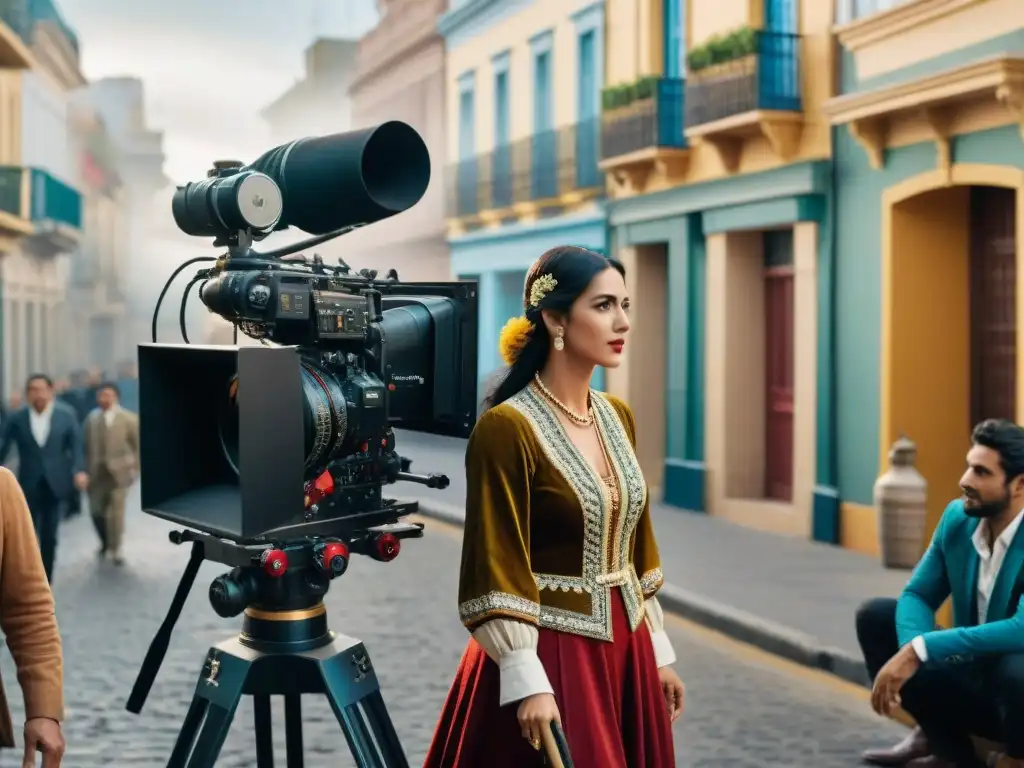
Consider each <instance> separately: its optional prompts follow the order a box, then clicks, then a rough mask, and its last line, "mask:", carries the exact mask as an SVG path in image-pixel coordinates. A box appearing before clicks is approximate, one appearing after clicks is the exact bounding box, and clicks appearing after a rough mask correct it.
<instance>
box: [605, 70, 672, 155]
mask: <svg viewBox="0 0 1024 768" xmlns="http://www.w3.org/2000/svg"><path fill="white" fill-rule="evenodd" d="M683 96H684V84H683V81H682V80H681V79H679V78H669V77H664V78H661V79H659V80H658V81H657V83H656V85H655V88H654V94H653V96H652V97H651V98H649V99H644V100H641V101H636V102H634V103H633V104H630V105H629V106H628V107H624V108H620V109H615V110H611V111H609V112H606V113H605V116H604V121H603V125H602V126H601V159H602V160H608V159H609V158H613V157H622V156H624V155H629V154H632V153H633V152H638V151H640V150H644V149H652V148H657V147H670V148H674V149H682V148H684V147H685V146H686V139H685V138H684V136H683Z"/></svg>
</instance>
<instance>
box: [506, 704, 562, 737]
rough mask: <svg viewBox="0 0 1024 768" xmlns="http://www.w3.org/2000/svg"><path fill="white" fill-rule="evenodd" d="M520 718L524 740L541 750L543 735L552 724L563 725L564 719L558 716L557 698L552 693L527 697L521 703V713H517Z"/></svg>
mask: <svg viewBox="0 0 1024 768" xmlns="http://www.w3.org/2000/svg"><path fill="white" fill-rule="evenodd" d="M516 717H518V718H519V727H520V728H521V729H522V731H523V738H524V739H526V740H527V741H528V742H530V744H531V745H532V746H533V748H534V749H536V750H540V745H541V738H542V736H541V734H543V733H544V729H545V728H547V727H548V726H549V725H550V724H551V723H552V722H555V723H558V724H559V725H561V724H562V718H561V716H560V715H559V714H558V704H556V703H555V697H554V696H553V695H551V694H550V693H535V694H534V695H533V696H527V697H526V698H525V699H523V700H522V701H521V702H520V703H519V711H518V712H517V713H516Z"/></svg>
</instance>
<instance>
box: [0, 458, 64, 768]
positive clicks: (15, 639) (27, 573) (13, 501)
mask: <svg viewBox="0 0 1024 768" xmlns="http://www.w3.org/2000/svg"><path fill="white" fill-rule="evenodd" d="M0 629H3V632H4V635H5V637H6V642H7V647H8V648H9V649H10V652H11V656H12V658H13V659H14V663H15V665H16V666H17V668H18V683H19V684H20V685H21V691H22V694H23V695H24V699H25V757H24V762H23V763H22V765H23V768H34V766H35V765H36V755H37V753H40V752H41V753H42V758H43V763H42V768H58V767H59V766H60V761H61V758H62V757H63V755H64V736H63V734H62V733H61V727H60V723H61V720H63V719H64V660H63V654H62V651H61V642H60V632H59V631H58V630H57V618H56V616H54V612H53V594H52V593H51V592H50V585H49V582H48V581H47V579H46V572H45V571H44V570H43V559H42V557H41V556H40V554H39V543H38V542H37V541H36V534H35V528H34V527H33V524H32V516H31V515H30V514H29V511H28V504H27V503H26V501H25V494H24V493H22V491H21V487H20V486H19V485H18V482H17V480H15V479H14V475H12V474H11V473H10V471H9V470H7V469H5V468H4V467H0ZM14 746H15V743H14V727H13V725H12V724H11V713H10V710H9V709H8V707H7V699H6V698H5V696H4V692H3V688H2V686H0V747H14Z"/></svg>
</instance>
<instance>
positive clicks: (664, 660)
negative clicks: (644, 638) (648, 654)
mask: <svg viewBox="0 0 1024 768" xmlns="http://www.w3.org/2000/svg"><path fill="white" fill-rule="evenodd" d="M645 605H646V611H645V613H646V616H645V617H644V620H645V621H646V622H647V629H648V631H650V633H651V644H652V645H653V646H654V661H655V662H656V663H657V665H658V669H661V668H662V667H667V666H669V665H670V664H675V663H676V652H675V649H673V648H672V641H671V640H669V638H668V632H666V631H665V612H664V611H663V610H662V609H661V604H660V603H659V602H658V598H656V597H651V598H648V599H647V600H646V601H645Z"/></svg>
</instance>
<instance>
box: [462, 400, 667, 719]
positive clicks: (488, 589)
mask: <svg viewBox="0 0 1024 768" xmlns="http://www.w3.org/2000/svg"><path fill="white" fill-rule="evenodd" d="M591 403H592V407H593V411H594V418H595V421H596V424H597V428H598V431H599V434H600V435H601V438H602V440H603V441H604V444H605V449H606V452H607V455H608V459H609V462H610V464H611V469H612V472H613V475H614V476H615V478H616V480H617V483H618V488H619V497H620V502H619V504H618V506H617V509H616V508H613V507H612V504H611V503H610V501H609V497H608V496H607V494H605V493H604V483H603V481H602V479H601V478H600V477H599V476H598V475H597V473H596V472H595V471H594V469H593V468H592V466H591V465H590V463H589V462H588V461H587V460H586V459H585V458H584V456H583V455H582V454H581V453H580V452H579V450H578V449H577V448H576V447H575V445H574V444H573V443H572V441H571V440H570V439H569V437H568V435H567V434H566V432H565V429H564V428H563V427H562V424H561V422H560V421H559V420H558V417H557V415H556V413H555V411H554V409H553V408H552V407H551V405H549V404H548V402H547V400H545V399H544V396H543V395H542V394H541V393H540V392H539V391H538V390H537V389H536V387H535V386H533V385H530V386H528V387H526V388H525V389H523V390H522V391H521V392H519V393H518V394H516V395H514V396H513V397H512V398H510V399H509V400H507V401H505V402H504V403H502V404H500V405H498V406H495V407H494V408H491V409H489V410H488V411H486V412H485V413H484V414H483V415H482V416H481V417H480V419H479V421H478V422H477V425H476V427H475V428H474V430H473V434H472V435H471V436H470V439H469V444H468V446H467V449H466V525H465V532H464V538H463V549H462V568H461V575H460V582H459V615H460V618H461V620H462V622H463V624H464V625H465V626H466V627H467V628H468V629H469V630H470V631H471V632H473V635H474V637H475V638H476V639H477V640H478V641H479V642H480V643H481V645H482V646H483V647H484V650H485V651H487V653H488V655H489V656H491V658H493V659H495V660H496V661H498V663H499V665H500V666H501V669H502V695H501V700H502V703H503V704H504V703H509V702H511V701H515V700H517V699H518V698H522V697H523V696H526V695H530V694H532V693H538V692H542V691H547V690H548V688H547V685H546V680H543V679H541V678H543V673H542V672H540V670H539V662H538V661H536V660H535V659H534V658H533V657H531V654H535V649H536V637H537V634H536V628H537V627H543V628H548V629H554V630H558V631H561V632H569V633H573V634H577V635H581V636H583V637H588V638H593V639H596V640H602V641H613V640H614V638H613V637H612V611H611V600H612V598H613V594H614V593H613V590H614V589H615V588H619V589H621V591H622V597H623V600H624V603H625V606H626V613H627V615H628V618H629V622H630V626H631V628H632V629H633V630H636V629H637V628H638V627H639V625H640V623H641V622H642V621H643V620H644V619H645V617H646V618H647V623H648V627H649V629H650V631H651V635H652V642H653V644H654V650H655V656H656V658H657V660H658V664H659V666H665V665H666V664H670V663H672V662H673V661H674V660H675V656H674V653H673V651H672V648H671V643H670V642H669V640H668V637H667V635H666V634H665V632H664V626H663V618H662V613H661V609H660V607H659V606H658V605H657V601H656V599H655V594H656V593H657V592H658V589H659V588H660V587H661V585H662V582H663V581H664V577H663V576H662V572H661V563H660V560H659V557H658V547H657V544H656V543H655V539H654V530H653V527H652V525H651V516H650V513H649V499H648V496H647V486H646V484H645V482H644V477H643V473H642V472H641V470H640V466H639V464H638V463H637V460H636V456H635V454H634V446H635V444H636V428H635V423H634V420H633V414H632V412H631V411H630V410H629V408H628V406H626V404H625V403H623V402H622V401H621V400H618V399H617V398H614V397H611V396H609V395H606V394H603V393H599V392H591ZM499 628H500V629H499ZM526 657H530V658H526ZM512 667H517V668H520V669H522V668H525V667H533V672H530V673H527V674H525V678H524V676H523V675H519V677H520V678H524V679H520V680H519V682H518V683H514V682H512V678H513V677H516V675H513V674H511V673H510V674H508V675H506V670H507V669H508V670H510V669H511V668H512ZM506 678H508V679H506Z"/></svg>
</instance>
